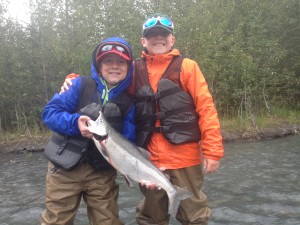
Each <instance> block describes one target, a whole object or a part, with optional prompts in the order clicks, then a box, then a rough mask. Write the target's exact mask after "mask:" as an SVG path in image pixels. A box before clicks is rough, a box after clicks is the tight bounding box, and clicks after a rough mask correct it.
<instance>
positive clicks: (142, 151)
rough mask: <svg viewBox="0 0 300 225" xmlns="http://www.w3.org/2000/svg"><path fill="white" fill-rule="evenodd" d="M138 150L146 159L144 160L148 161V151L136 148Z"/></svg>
mask: <svg viewBox="0 0 300 225" xmlns="http://www.w3.org/2000/svg"><path fill="white" fill-rule="evenodd" d="M138 150H139V152H140V153H141V154H142V155H143V156H144V157H145V158H146V159H150V155H151V154H150V152H149V151H147V150H146V149H144V148H140V147H138Z"/></svg>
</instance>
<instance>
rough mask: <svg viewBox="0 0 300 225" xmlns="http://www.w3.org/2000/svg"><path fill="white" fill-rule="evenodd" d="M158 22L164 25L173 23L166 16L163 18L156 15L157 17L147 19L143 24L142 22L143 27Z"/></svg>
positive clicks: (169, 25)
mask: <svg viewBox="0 0 300 225" xmlns="http://www.w3.org/2000/svg"><path fill="white" fill-rule="evenodd" d="M158 21H159V22H160V24H161V25H164V26H166V27H172V25H173V23H172V21H171V20H169V19H168V18H165V17H158V18H154V17H152V18H150V19H148V20H147V21H146V22H145V24H144V28H148V27H151V26H153V25H155V24H157V22H158Z"/></svg>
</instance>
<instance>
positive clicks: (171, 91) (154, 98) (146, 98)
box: [135, 86, 182, 102]
mask: <svg viewBox="0 0 300 225" xmlns="http://www.w3.org/2000/svg"><path fill="white" fill-rule="evenodd" d="M180 91H182V89H181V88H180V87H179V86H176V87H173V88H170V89H168V90H164V91H159V92H156V93H155V94H153V95H150V96H143V97H136V98H135V101H136V102H143V101H152V102H153V101H157V100H158V99H160V98H163V97H166V96H168V95H172V94H175V93H177V92H180Z"/></svg>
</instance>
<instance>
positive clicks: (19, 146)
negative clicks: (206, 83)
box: [0, 120, 300, 154]
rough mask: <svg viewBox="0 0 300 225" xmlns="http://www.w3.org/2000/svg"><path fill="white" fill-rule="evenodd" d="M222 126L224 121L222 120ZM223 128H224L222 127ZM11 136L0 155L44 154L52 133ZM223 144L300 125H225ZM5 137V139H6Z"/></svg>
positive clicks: (278, 134) (0, 142) (295, 130)
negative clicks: (235, 126) (243, 126)
mask: <svg viewBox="0 0 300 225" xmlns="http://www.w3.org/2000/svg"><path fill="white" fill-rule="evenodd" d="M227 122H228V121H227ZM221 124H222V120H221ZM221 127H222V126H221ZM27 133H28V134H22V135H21V134H10V135H8V134H7V135H2V134H1V138H0V154H3V153H16V154H18V153H30V152H42V151H44V147H45V146H46V144H47V143H48V141H49V138H50V136H51V133H50V132H49V131H46V132H44V133H43V132H42V133H41V132H40V133H38V134H32V133H30V132H27ZM221 133H222V136H223V143H235V142H248V141H262V140H270V139H276V138H282V137H285V136H288V135H296V134H300V123H288V122H286V121H284V122H283V121H281V122H280V123H279V122H278V121H277V123H276V124H274V123H269V124H267V125H266V124H265V125H264V126H262V127H260V128H258V127H256V128H249V127H247V128H232V126H229V125H228V124H227V125H224V128H223V129H222V128H221ZM4 137H5V138H4Z"/></svg>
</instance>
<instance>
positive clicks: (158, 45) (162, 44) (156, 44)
mask: <svg viewBox="0 0 300 225" xmlns="http://www.w3.org/2000/svg"><path fill="white" fill-rule="evenodd" d="M153 45H154V46H157V47H161V46H165V44H164V43H155V44H153Z"/></svg>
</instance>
